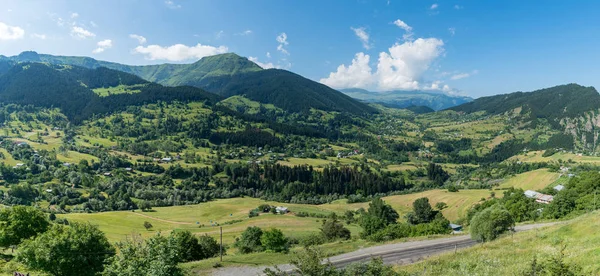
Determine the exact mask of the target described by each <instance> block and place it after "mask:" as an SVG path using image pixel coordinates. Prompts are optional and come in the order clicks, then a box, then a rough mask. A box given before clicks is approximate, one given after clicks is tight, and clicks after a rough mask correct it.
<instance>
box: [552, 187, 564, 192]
mask: <svg viewBox="0 0 600 276" xmlns="http://www.w3.org/2000/svg"><path fill="white" fill-rule="evenodd" d="M564 188H565V186H563V185H556V186H554V190H557V191H559V192H560V191H562V190H563V189H564Z"/></svg>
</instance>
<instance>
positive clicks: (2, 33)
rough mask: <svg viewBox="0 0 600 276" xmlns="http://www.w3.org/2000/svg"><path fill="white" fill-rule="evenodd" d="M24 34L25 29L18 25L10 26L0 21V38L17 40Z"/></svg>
mask: <svg viewBox="0 0 600 276" xmlns="http://www.w3.org/2000/svg"><path fill="white" fill-rule="evenodd" d="M23 36H25V30H23V29H22V28H21V27H18V26H10V25H7V24H6V23H3V22H0V40H17V39H21V38H23Z"/></svg>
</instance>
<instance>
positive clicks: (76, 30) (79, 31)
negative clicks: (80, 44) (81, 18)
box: [71, 26, 96, 39]
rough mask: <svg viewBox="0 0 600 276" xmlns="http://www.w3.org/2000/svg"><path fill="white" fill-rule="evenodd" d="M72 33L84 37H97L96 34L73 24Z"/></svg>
mask: <svg viewBox="0 0 600 276" xmlns="http://www.w3.org/2000/svg"><path fill="white" fill-rule="evenodd" d="M71 35H72V36H76V37H79V38H82V39H86V38H92V37H96V34H94V33H92V32H90V31H88V30H86V29H84V28H82V27H79V26H73V27H72V28H71Z"/></svg>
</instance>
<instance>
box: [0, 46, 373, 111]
mask: <svg viewBox="0 0 600 276" xmlns="http://www.w3.org/2000/svg"><path fill="white" fill-rule="evenodd" d="M7 59H8V60H11V61H13V62H47V63H51V64H67V65H75V66H81V67H86V68H91V69H95V68H99V67H106V68H110V69H114V70H118V71H122V72H126V73H131V74H135V75H137V76H139V77H141V78H143V79H145V80H147V81H151V82H156V83H159V84H163V85H167V86H180V85H188V86H194V87H198V88H201V89H204V90H207V91H209V92H213V93H216V94H219V95H222V96H225V97H229V96H233V95H245V96H246V97H248V98H250V99H252V100H255V101H258V102H261V103H265V104H274V105H275V106H277V107H279V108H282V109H284V110H286V111H291V112H300V111H309V110H310V109H321V110H325V111H343V112H349V113H354V114H363V113H374V112H376V110H375V109H374V108H372V107H370V106H367V105H366V104H363V103H360V102H358V101H356V100H354V99H352V98H350V97H347V96H345V95H343V94H342V93H340V92H339V91H336V90H333V89H331V88H329V87H327V86H325V85H322V84H320V83H317V82H314V81H312V80H309V79H306V78H304V77H302V76H300V75H297V74H294V73H291V72H289V71H285V70H277V69H269V70H264V69H262V68H260V67H259V66H258V65H256V64H255V63H253V62H251V61H249V60H248V59H247V58H244V57H240V56H238V55H236V54H233V53H228V54H221V55H215V56H210V57H205V58H202V59H200V60H199V61H197V62H195V63H192V64H160V65H148V66H129V65H123V64H118V63H113V62H105V61H98V60H95V59H92V58H89V57H66V56H52V55H44V54H38V53H36V52H23V53H21V54H19V55H17V56H13V57H8V58H7ZM0 70H1V69H0ZM0 72H1V71H0Z"/></svg>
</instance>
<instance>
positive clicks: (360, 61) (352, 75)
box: [320, 52, 374, 88]
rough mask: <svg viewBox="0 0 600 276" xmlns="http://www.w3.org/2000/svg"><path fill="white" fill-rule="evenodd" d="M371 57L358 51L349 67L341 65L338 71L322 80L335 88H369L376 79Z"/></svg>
mask: <svg viewBox="0 0 600 276" xmlns="http://www.w3.org/2000/svg"><path fill="white" fill-rule="evenodd" d="M369 59H370V57H369V55H365V54H364V53H362V52H361V53H357V54H356V55H355V56H354V59H352V64H350V65H348V66H347V67H346V65H344V64H342V65H340V66H339V67H338V68H337V71H336V72H331V73H330V74H329V77H327V78H323V79H321V80H320V82H321V83H323V84H325V85H328V86H331V87H333V88H359V87H360V88H368V87H370V86H371V85H372V84H373V81H374V80H373V74H372V73H371V66H370V65H369Z"/></svg>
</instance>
